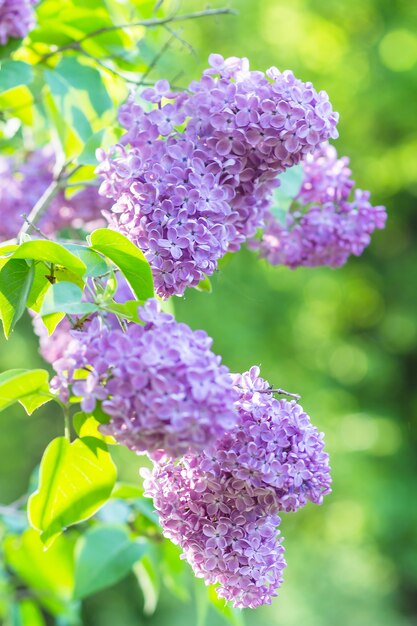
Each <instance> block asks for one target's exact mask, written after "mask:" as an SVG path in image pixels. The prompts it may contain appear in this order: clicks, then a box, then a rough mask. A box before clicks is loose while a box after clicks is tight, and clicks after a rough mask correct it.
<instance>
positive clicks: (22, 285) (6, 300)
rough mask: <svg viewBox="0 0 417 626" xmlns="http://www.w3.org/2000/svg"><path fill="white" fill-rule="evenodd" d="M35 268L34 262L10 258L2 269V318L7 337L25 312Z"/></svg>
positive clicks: (0, 288)
mask: <svg viewBox="0 0 417 626" xmlns="http://www.w3.org/2000/svg"><path fill="white" fill-rule="evenodd" d="M34 274H35V270H34V266H33V263H31V264H29V265H28V264H27V263H26V261H24V260H21V259H10V260H9V261H8V263H6V264H5V265H4V266H3V267H2V268H1V270H0V318H1V320H2V322H3V331H4V334H5V336H6V338H7V337H8V336H9V334H10V333H11V332H12V330H13V329H14V327H15V325H16V324H17V322H18V321H19V319H20V318H21V317H22V315H23V313H24V312H25V308H26V302H27V299H28V296H29V293H30V289H31V287H32V283H33V278H34Z"/></svg>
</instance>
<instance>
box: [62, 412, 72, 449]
mask: <svg viewBox="0 0 417 626" xmlns="http://www.w3.org/2000/svg"><path fill="white" fill-rule="evenodd" d="M62 410H63V412H64V420H65V425H64V435H65V437H66V438H67V439H68V441H69V442H71V417H70V413H69V408H68V406H67V405H64V406H63V407H62Z"/></svg>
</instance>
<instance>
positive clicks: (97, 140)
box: [77, 128, 105, 165]
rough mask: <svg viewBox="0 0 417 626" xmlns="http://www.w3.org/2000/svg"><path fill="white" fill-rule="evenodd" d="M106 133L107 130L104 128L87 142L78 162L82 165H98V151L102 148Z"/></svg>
mask: <svg viewBox="0 0 417 626" xmlns="http://www.w3.org/2000/svg"><path fill="white" fill-rule="evenodd" d="M104 133H105V129H104V128H102V129H101V130H99V131H97V132H96V133H94V135H91V137H90V138H89V139H88V140H87V142H86V144H85V146H84V149H83V151H82V152H81V154H80V155H79V156H78V157H77V162H78V163H79V164H80V165H97V163H98V161H97V158H96V150H97V148H100V146H101V142H102V139H103V135H104Z"/></svg>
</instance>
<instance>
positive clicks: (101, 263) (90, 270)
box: [62, 243, 109, 277]
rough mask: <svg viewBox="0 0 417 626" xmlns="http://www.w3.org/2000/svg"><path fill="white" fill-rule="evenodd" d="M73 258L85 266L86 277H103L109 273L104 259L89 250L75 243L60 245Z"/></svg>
mask: <svg viewBox="0 0 417 626" xmlns="http://www.w3.org/2000/svg"><path fill="white" fill-rule="evenodd" d="M62 245H63V246H64V247H65V248H66V249H67V250H69V251H70V252H71V253H72V254H73V255H74V256H76V257H78V258H79V259H80V260H81V261H82V262H83V263H84V265H85V266H86V268H87V271H86V273H85V275H86V276H92V277H98V276H103V274H106V273H107V272H108V271H109V266H108V264H107V262H106V260H105V259H103V257H102V256H101V254H98V252H95V251H94V250H92V249H91V248H87V247H86V246H81V245H78V244H76V243H64V244H62Z"/></svg>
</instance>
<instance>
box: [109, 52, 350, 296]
mask: <svg viewBox="0 0 417 626" xmlns="http://www.w3.org/2000/svg"><path fill="white" fill-rule="evenodd" d="M209 61H210V65H211V67H210V68H209V69H207V70H205V71H204V72H203V75H202V77H201V79H200V80H199V81H193V82H192V83H191V84H190V86H189V89H188V91H185V92H180V93H178V92H175V91H173V90H172V89H171V88H170V86H169V83H168V82H167V81H165V80H162V81H158V82H157V83H156V85H155V88H152V89H145V90H144V91H143V92H142V98H143V99H144V100H145V101H146V106H145V105H144V106H142V105H140V104H137V103H136V102H135V100H134V98H133V96H132V97H130V98H129V100H128V101H127V103H126V104H125V105H123V106H122V107H121V109H120V115H119V119H120V123H121V124H122V126H124V127H125V128H126V131H127V132H126V133H125V135H124V136H123V137H122V138H121V140H120V143H119V145H116V146H114V147H113V148H112V149H111V150H110V152H109V153H108V154H106V153H104V152H103V151H99V155H98V156H99V160H100V161H101V163H100V165H99V167H98V169H97V172H98V173H99V174H100V175H101V176H102V178H103V182H102V184H101V187H100V193H102V194H103V195H105V196H106V197H108V198H111V199H112V200H113V202H114V203H113V206H112V208H111V210H110V211H108V212H107V213H106V215H107V218H108V220H109V223H110V225H111V227H112V228H115V229H117V230H119V231H120V232H122V233H123V234H125V235H127V236H129V237H130V238H131V239H132V241H133V242H134V243H135V244H137V245H138V246H139V247H140V248H141V249H142V250H143V251H144V253H145V255H146V257H147V258H148V260H149V262H150V263H151V266H152V269H153V273H154V278H155V284H156V288H157V292H158V294H159V295H161V296H162V297H168V296H170V295H172V294H182V293H183V292H184V290H185V288H186V287H189V286H195V285H197V284H198V282H199V281H200V280H201V279H203V278H204V275H211V274H212V273H213V272H214V270H215V269H216V267H217V262H218V260H219V259H220V258H221V257H222V256H223V255H224V254H225V253H226V252H228V251H236V250H237V249H238V248H239V246H240V245H241V243H242V242H244V241H245V240H246V239H247V238H248V237H252V236H253V235H254V234H255V232H256V230H257V228H259V227H260V226H262V225H263V219H264V214H265V211H266V209H267V207H268V205H269V202H270V196H271V192H272V190H273V189H274V187H276V186H277V185H278V184H279V181H278V180H277V174H279V173H280V172H283V171H284V170H285V169H286V168H288V167H291V166H292V165H294V164H296V163H298V162H299V161H300V160H301V159H302V158H303V157H304V156H305V155H306V154H308V153H310V152H312V151H313V150H314V149H315V148H316V147H317V146H318V145H319V144H320V143H322V142H323V141H325V140H326V139H328V138H330V137H332V138H335V137H336V136H337V131H336V123H337V119H338V116H337V114H336V113H334V112H333V110H332V107H331V105H330V102H329V99H328V96H327V94H326V93H325V92H323V91H321V92H319V93H318V92H317V91H316V90H315V89H314V88H313V86H312V84H311V83H303V82H302V81H300V80H298V79H297V78H295V76H294V75H293V74H292V72H289V71H286V72H283V73H281V72H280V71H279V70H277V69H276V68H270V69H269V70H267V72H266V74H264V73H263V72H258V71H250V70H249V64H248V61H247V59H238V58H235V57H232V58H230V59H226V60H224V59H223V58H222V57H221V56H220V55H216V54H213V55H211V56H210V59H209Z"/></svg>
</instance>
